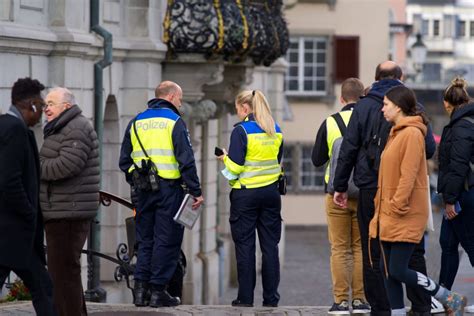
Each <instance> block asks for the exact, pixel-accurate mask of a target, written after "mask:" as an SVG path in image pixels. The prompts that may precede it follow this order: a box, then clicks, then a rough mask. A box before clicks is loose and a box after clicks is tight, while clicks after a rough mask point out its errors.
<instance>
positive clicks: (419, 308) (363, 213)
mask: <svg viewBox="0 0 474 316" xmlns="http://www.w3.org/2000/svg"><path fill="white" fill-rule="evenodd" d="M401 77H402V70H401V69H400V67H399V66H398V65H397V64H395V63H394V62H392V61H386V62H383V63H381V64H380V65H378V66H377V69H376V72H375V80H376V81H375V82H374V83H373V84H372V86H371V88H370V90H369V92H368V93H367V96H365V97H364V98H362V99H361V100H359V101H358V102H357V105H356V106H355V107H354V111H353V113H352V116H351V120H350V121H349V125H348V126H347V131H346V136H345V137H344V140H343V142H342V145H341V151H340V153H339V158H338V162H337V169H336V173H335V178H334V189H335V191H336V192H335V193H334V203H336V204H337V205H339V206H340V207H343V208H346V207H347V193H346V191H347V188H348V181H349V177H350V175H351V172H352V169H354V182H355V185H356V186H357V187H358V188H359V204H358V206H357V219H358V222H359V230H360V237H361V241H362V260H363V277H364V291H365V296H366V298H367V300H368V301H369V303H370V305H371V308H372V310H371V314H372V315H377V316H384V315H387V316H389V315H390V314H391V311H390V304H389V302H388V298H387V295H386V292H385V287H384V276H383V271H382V270H381V268H380V263H379V262H380V247H379V242H378V240H373V241H372V242H371V243H370V249H368V247H369V243H368V240H369V237H368V232H369V223H370V220H371V219H372V217H373V216H374V210H375V205H374V198H375V194H376V193H377V179H378V167H379V164H380V154H381V151H382V150H383V148H384V147H385V143H386V141H387V139H388V135H389V133H390V129H391V125H390V123H388V122H387V121H386V120H385V119H384V118H383V116H382V115H381V109H382V106H383V97H384V95H385V93H386V92H387V91H388V90H389V89H390V88H392V87H395V86H399V85H403V82H401V81H400V79H401ZM420 106H421V105H420ZM420 110H422V109H420ZM374 131H377V133H376V134H377V139H376V140H375V143H376V144H378V148H377V149H376V150H375V151H376V152H375V153H374V151H373V150H374V146H368V144H370V142H371V140H372V138H373V136H374V133H373V132H374ZM372 144H373V143H372ZM425 144H426V157H427V159H429V158H431V157H432V156H433V154H434V152H435V150H436V144H435V141H434V138H433V133H432V130H431V127H430V126H429V125H428V132H427V134H426V137H425ZM369 252H370V254H371V257H369ZM424 253H425V250H424V240H423V239H422V240H421V242H420V243H419V244H418V245H417V246H416V247H415V250H414V252H413V255H412V257H411V259H410V262H409V266H410V268H411V269H414V270H416V271H419V272H421V273H424V274H426V262H425V258H424ZM369 258H371V259H372V265H371V263H370V260H369ZM407 296H408V298H409V299H410V301H411V302H412V314H413V315H418V316H425V315H426V316H428V315H430V309H431V300H430V297H429V296H428V295H427V294H425V293H424V292H423V291H422V290H420V289H415V288H413V289H412V288H407Z"/></svg>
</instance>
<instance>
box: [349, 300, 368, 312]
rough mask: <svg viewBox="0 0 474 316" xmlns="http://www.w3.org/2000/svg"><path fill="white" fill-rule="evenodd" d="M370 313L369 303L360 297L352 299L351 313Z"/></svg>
mask: <svg viewBox="0 0 474 316" xmlns="http://www.w3.org/2000/svg"><path fill="white" fill-rule="evenodd" d="M368 313H370V305H369V303H367V302H364V301H363V300H361V299H358V298H355V299H353V300H352V314H368Z"/></svg>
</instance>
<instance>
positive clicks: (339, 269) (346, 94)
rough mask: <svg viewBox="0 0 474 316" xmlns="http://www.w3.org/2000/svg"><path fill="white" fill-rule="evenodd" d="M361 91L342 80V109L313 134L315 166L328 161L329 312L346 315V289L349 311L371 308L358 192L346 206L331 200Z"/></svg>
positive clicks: (357, 84) (355, 82) (354, 80)
mask: <svg viewBox="0 0 474 316" xmlns="http://www.w3.org/2000/svg"><path fill="white" fill-rule="evenodd" d="M363 93H364V85H363V84H362V82H361V81H360V80H359V79H357V78H349V79H346V80H344V82H343V83H342V86H341V97H340V102H341V104H342V105H343V108H342V110H341V111H340V112H337V113H335V114H333V115H331V116H329V117H328V118H327V119H325V120H324V121H323V123H322V124H321V127H320V128H319V130H318V134H317V136H316V142H315V144H314V147H313V152H312V161H313V164H314V165H315V166H316V167H320V166H322V165H324V164H327V167H326V174H325V178H324V180H325V183H326V191H327V193H326V201H325V204H326V215H327V221H328V237H329V242H330V243H331V259H330V264H331V277H332V285H333V289H332V292H333V297H334V303H333V305H332V307H331V308H330V309H329V312H328V313H329V314H338V315H344V314H345V315H349V314H350V312H349V292H350V290H351V289H352V313H354V314H358V313H360V314H362V313H368V312H369V311H370V306H369V304H367V303H366V301H365V295H364V283H363V280H362V248H361V242H360V233H359V225H358V223H357V194H358V190H357V188H356V187H355V186H354V185H353V183H352V187H353V190H352V191H353V192H354V194H351V195H350V196H349V200H348V207H347V209H343V208H341V207H339V206H337V205H336V204H334V202H333V194H334V186H333V181H334V172H335V169H336V165H337V158H338V156H339V150H340V146H341V143H342V140H343V137H344V134H345V132H346V126H347V124H348V123H349V120H350V118H351V115H352V109H353V108H354V105H355V104H356V102H357V101H358V100H359V98H360V97H361V96H362V95H363Z"/></svg>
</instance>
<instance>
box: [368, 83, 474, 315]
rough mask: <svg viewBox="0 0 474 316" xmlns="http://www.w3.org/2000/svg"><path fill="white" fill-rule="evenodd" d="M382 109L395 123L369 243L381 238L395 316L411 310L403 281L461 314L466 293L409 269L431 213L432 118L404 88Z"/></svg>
mask: <svg viewBox="0 0 474 316" xmlns="http://www.w3.org/2000/svg"><path fill="white" fill-rule="evenodd" d="M382 112H383V115H384V118H385V119H386V120H387V122H389V123H390V124H392V125H393V127H392V129H391V131H390V135H389V138H388V140H387V144H386V146H385V148H384V150H383V154H382V156H381V158H380V171H379V176H378V185H377V187H378V188H377V194H376V196H375V199H374V203H375V213H374V216H373V218H372V220H371V221H370V224H369V238H370V240H369V243H373V242H378V243H379V244H380V248H381V250H382V259H383V260H381V262H380V269H381V270H382V271H383V274H384V275H385V278H384V281H385V287H386V290H387V295H388V300H389V302H390V307H391V312H392V316H395V315H400V316H404V315H406V314H407V311H406V309H405V302H404V297H403V285H402V283H404V284H405V285H406V286H407V288H408V287H411V288H418V289H420V290H423V291H424V292H426V293H427V294H429V295H430V296H434V297H435V298H436V299H438V300H439V301H440V302H441V303H443V306H444V307H445V309H446V312H447V315H450V316H461V315H463V310H464V306H466V297H464V296H461V295H460V294H458V293H455V292H451V291H449V290H448V289H446V288H445V287H443V286H440V285H439V284H436V283H435V282H434V281H433V280H431V279H430V278H429V277H428V276H427V275H426V273H421V272H419V271H415V270H413V269H410V268H409V267H408V261H409V260H410V257H411V254H412V253H413V250H414V249H415V246H416V245H417V244H418V243H419V242H420V240H421V239H422V238H423V234H424V232H425V228H426V223H427V220H428V216H429V215H428V214H429V212H430V209H429V197H428V190H429V189H428V177H427V174H428V168H427V164H426V152H425V140H424V138H425V135H426V133H427V130H428V128H427V126H426V125H427V124H428V119H427V118H426V116H425V115H424V113H422V112H421V111H420V110H419V109H418V108H417V106H416V97H415V93H414V92H413V91H412V90H411V89H409V88H407V87H405V86H395V87H393V88H391V89H390V90H388V91H387V93H386V94H385V97H384V101H383V108H382ZM369 259H370V258H369Z"/></svg>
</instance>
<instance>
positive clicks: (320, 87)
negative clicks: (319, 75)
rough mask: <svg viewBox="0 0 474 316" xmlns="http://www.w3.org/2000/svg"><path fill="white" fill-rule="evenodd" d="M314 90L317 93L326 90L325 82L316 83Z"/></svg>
mask: <svg viewBox="0 0 474 316" xmlns="http://www.w3.org/2000/svg"><path fill="white" fill-rule="evenodd" d="M316 90H317V91H324V90H326V82H325V81H323V80H318V81H316Z"/></svg>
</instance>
